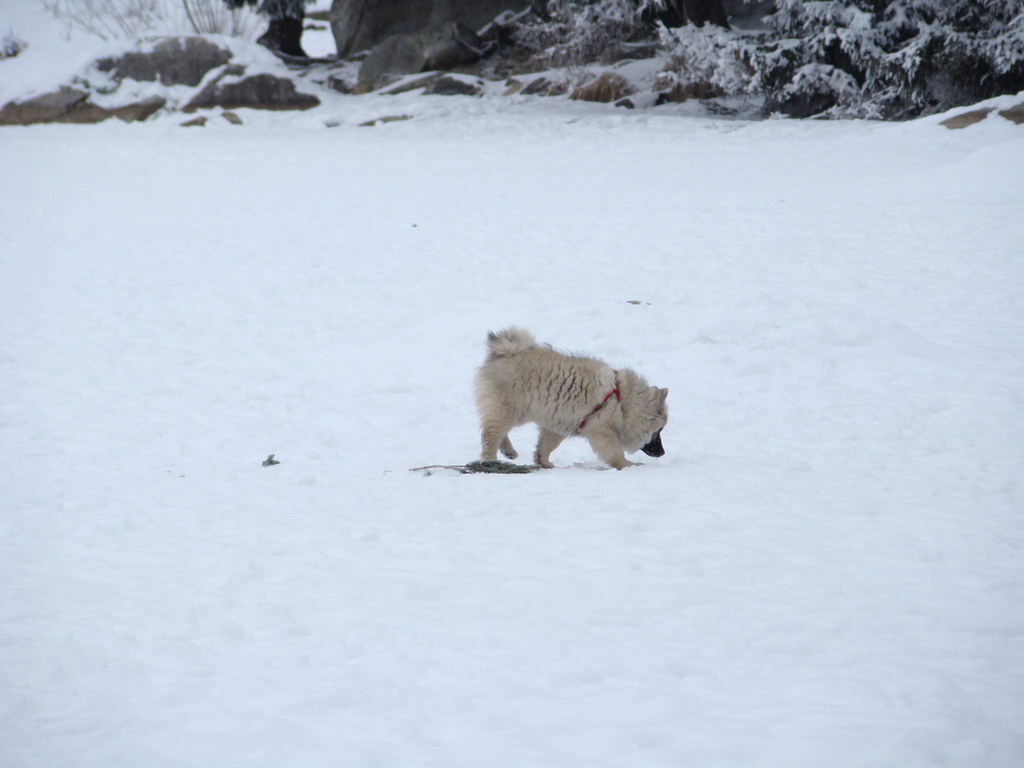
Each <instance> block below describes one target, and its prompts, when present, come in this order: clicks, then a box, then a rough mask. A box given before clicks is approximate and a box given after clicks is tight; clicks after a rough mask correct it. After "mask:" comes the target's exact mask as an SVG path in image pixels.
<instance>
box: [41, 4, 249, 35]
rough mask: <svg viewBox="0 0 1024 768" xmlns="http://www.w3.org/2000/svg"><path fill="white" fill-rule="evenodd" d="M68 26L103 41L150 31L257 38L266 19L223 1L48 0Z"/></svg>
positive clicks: (152, 32) (151, 32) (54, 12)
mask: <svg viewBox="0 0 1024 768" xmlns="http://www.w3.org/2000/svg"><path fill="white" fill-rule="evenodd" d="M45 6H46V7H47V8H48V9H49V10H50V11H51V12H52V13H53V14H54V15H55V16H57V17H58V18H60V19H62V20H63V21H64V22H65V23H66V24H67V25H68V26H69V27H71V28H74V29H79V30H82V31H84V32H88V33H90V34H93V35H96V36H97V37H100V38H102V39H103V40H114V39H133V38H136V37H141V36H143V35H147V34H168V35H174V34H225V35H233V36H236V37H249V38H254V37H255V36H256V34H257V33H258V32H259V30H260V28H261V27H262V26H264V25H263V22H262V21H261V20H260V19H259V17H258V16H257V15H256V14H255V12H254V11H252V10H249V9H232V8H229V7H228V6H227V5H225V4H224V2H223V0H46V2H45Z"/></svg>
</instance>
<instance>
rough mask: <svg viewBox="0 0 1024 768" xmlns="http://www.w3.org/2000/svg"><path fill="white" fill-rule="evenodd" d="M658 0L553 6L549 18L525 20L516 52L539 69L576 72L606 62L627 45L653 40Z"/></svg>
mask: <svg viewBox="0 0 1024 768" xmlns="http://www.w3.org/2000/svg"><path fill="white" fill-rule="evenodd" d="M655 2H656V0H639V2H638V1H637V0H590V2H587V0H548V2H547V4H546V6H545V12H544V13H534V14H530V15H529V16H526V17H524V18H523V19H521V20H520V21H519V22H518V23H517V24H516V25H515V28H514V29H513V31H512V33H511V42H512V43H513V45H514V46H516V47H517V48H519V49H520V51H522V52H525V54H526V55H528V56H529V57H531V58H532V59H533V60H534V62H535V64H536V68H537V69H548V68H551V67H574V66H579V65H582V64H586V63H590V62H594V61H603V60H606V59H607V58H608V56H609V54H610V53H613V52H614V51H615V50H616V49H617V48H618V47H619V46H620V45H621V44H623V43H629V42H635V41H637V40H640V39H643V38H645V37H650V36H651V34H652V31H653V28H652V27H651V26H650V24H649V23H648V22H647V19H648V18H649V10H650V9H651V8H652V7H653V4H654V3H655Z"/></svg>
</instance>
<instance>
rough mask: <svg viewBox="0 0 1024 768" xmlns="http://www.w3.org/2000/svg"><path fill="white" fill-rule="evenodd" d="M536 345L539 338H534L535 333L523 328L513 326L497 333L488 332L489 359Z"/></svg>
mask: <svg viewBox="0 0 1024 768" xmlns="http://www.w3.org/2000/svg"><path fill="white" fill-rule="evenodd" d="M535 346H537V340H536V339H534V338H533V334H532V333H530V332H529V331H524V330H523V329H522V328H515V327H512V328H506V329H505V330H503V331H498V332H497V333H493V332H488V334H487V349H488V351H489V353H490V354H488V356H487V359H488V360H494V359H495V358H497V357H507V356H508V355H515V354H518V353H520V352H524V351H526V350H527V349H530V348H531V347H535Z"/></svg>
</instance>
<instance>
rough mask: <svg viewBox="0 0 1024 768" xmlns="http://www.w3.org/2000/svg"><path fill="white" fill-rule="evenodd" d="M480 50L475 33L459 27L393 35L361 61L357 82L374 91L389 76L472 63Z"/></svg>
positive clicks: (480, 42)
mask: <svg viewBox="0 0 1024 768" xmlns="http://www.w3.org/2000/svg"><path fill="white" fill-rule="evenodd" d="M483 51H484V44H483V42H482V41H481V40H480V38H479V37H477V35H476V33H475V32H473V30H471V29H469V28H468V27H465V26H463V25H461V24H454V23H453V24H445V25H442V26H441V27H438V28H430V29H425V30H422V31H419V32H411V33H408V34H403V35H392V36H391V37H389V38H387V39H386V40H384V41H383V42H381V43H380V45H378V46H376V47H375V48H374V49H373V52H372V53H371V54H370V55H369V56H367V57H366V60H365V61H363V63H362V65H361V66H360V67H359V82H360V83H362V84H366V85H369V86H370V87H371V88H374V87H377V86H379V84H380V83H381V82H383V80H384V79H385V78H386V77H387V76H388V75H408V74H413V73H415V72H429V71H432V70H445V69H453V68H455V67H461V66H465V65H467V64H472V63H473V62H475V61H477V60H478V59H480V57H481V56H482V55H483Z"/></svg>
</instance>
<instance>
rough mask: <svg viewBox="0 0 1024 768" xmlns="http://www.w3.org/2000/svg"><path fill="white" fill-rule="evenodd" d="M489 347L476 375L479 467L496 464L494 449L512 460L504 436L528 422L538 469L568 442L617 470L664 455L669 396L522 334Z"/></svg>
mask: <svg viewBox="0 0 1024 768" xmlns="http://www.w3.org/2000/svg"><path fill="white" fill-rule="evenodd" d="M487 348H488V355H487V359H486V360H485V361H484V364H483V365H482V366H480V369H479V371H477V375H476V404H477V409H478V410H479V412H480V428H481V432H482V443H483V450H482V452H481V454H480V458H481V459H482V460H483V461H492V460H494V459H496V458H497V452H498V450H499V449H500V450H501V452H502V453H503V454H504V455H505V456H507V457H508V458H510V459H515V458H516V457H517V456H518V455H519V454H518V453H516V450H515V448H513V447H512V443H511V442H510V441H509V439H508V433H509V430H510V429H512V428H513V427H517V426H520V425H521V424H526V423H529V422H533V423H535V424H537V425H538V426H539V427H540V436H539V439H538V440H537V450H536V452H535V453H534V455H533V460H534V462H535V463H536V464H538V465H540V466H542V467H549V468H550V467H552V466H554V465H553V464H552V463H551V461H550V456H551V452H552V451H553V450H555V448H557V447H558V446H559V445H560V444H561V442H562V441H563V440H564V439H565V438H567V437H569V436H570V435H579V436H581V437H584V438H586V439H587V441H588V442H589V443H590V447H591V448H593V449H594V453H596V454H597V455H598V456H599V457H600V458H601V459H603V460H604V461H606V462H607V463H608V464H610V465H611V466H613V467H615V468H616V469H623V468H624V467H629V466H634V462H632V461H630V460H629V459H627V458H626V456H625V454H626V453H634V452H636V451H638V450H642V451H643V452H644V453H646V454H647V455H648V456H664V455H665V449H664V448H663V447H662V445H661V430H662V429H663V428H664V427H665V424H666V423H667V422H668V408H667V407H666V404H665V399H666V397H667V396H668V390H667V389H659V388H657V387H652V386H650V385H648V384H647V382H646V381H645V380H644V379H643V377H641V376H640V375H638V374H637V373H634V372H633V371H631V370H629V369H628V368H619V369H613V368H612V367H611V366H609V365H608V364H607V363H603V362H601V361H600V360H595V359H593V358H589V357H577V356H573V355H565V354H562V353H561V352H557V351H555V350H554V349H552V348H551V347H550V346H547V345H544V346H541V345H538V344H537V342H536V341H535V340H534V338H533V336H532V335H531V334H530V333H529V332H528V331H524V330H522V329H521V328H506V329H505V330H503V331H499V332H498V333H489V334H488V335H487Z"/></svg>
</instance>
